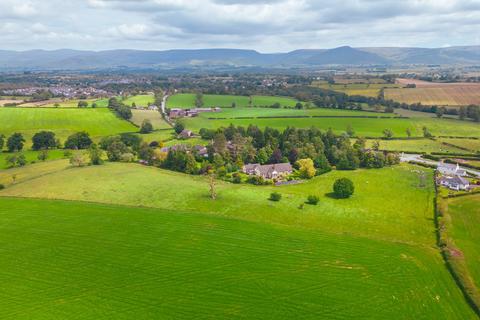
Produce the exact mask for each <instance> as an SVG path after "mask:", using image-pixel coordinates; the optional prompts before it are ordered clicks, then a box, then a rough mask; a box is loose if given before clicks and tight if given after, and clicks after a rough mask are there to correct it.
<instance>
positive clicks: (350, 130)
mask: <svg viewBox="0 0 480 320" xmlns="http://www.w3.org/2000/svg"><path fill="white" fill-rule="evenodd" d="M347 134H348V136H349V137H353V136H354V135H355V130H353V128H352V125H351V124H349V125H348V126H347Z"/></svg>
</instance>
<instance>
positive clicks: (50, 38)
mask: <svg viewBox="0 0 480 320" xmlns="http://www.w3.org/2000/svg"><path fill="white" fill-rule="evenodd" d="M0 43H1V44H2V45H1V47H0V48H1V49H10V50H30V49H49V50H51V49H61V48H70V49H81V50H106V49H143V50H165V49H195V48H243V49H254V50H257V51H259V52H286V51H291V50H295V49H313V48H334V47H339V46H343V45H349V46H352V47H380V46H395V47H398V46H402V47H410V46H412V47H447V46H456V45H480V0H341V1H334V0H329V1H324V0H277V1H275V0H0Z"/></svg>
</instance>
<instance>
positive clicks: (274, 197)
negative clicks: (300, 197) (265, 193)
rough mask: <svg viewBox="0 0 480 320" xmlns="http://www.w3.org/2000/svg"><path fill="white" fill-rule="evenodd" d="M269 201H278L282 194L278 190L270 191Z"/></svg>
mask: <svg viewBox="0 0 480 320" xmlns="http://www.w3.org/2000/svg"><path fill="white" fill-rule="evenodd" d="M269 199H270V201H280V199H282V195H281V194H280V193H278V192H272V193H271V194H270V198H269Z"/></svg>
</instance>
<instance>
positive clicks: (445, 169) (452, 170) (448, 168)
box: [437, 162, 467, 177]
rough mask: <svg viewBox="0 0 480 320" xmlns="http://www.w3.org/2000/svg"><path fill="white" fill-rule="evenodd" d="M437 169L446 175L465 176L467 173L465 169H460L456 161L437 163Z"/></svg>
mask: <svg viewBox="0 0 480 320" xmlns="http://www.w3.org/2000/svg"><path fill="white" fill-rule="evenodd" d="M437 170H438V172H439V173H440V174H442V175H446V176H462V177H465V176H466V175H467V171H466V170H464V169H461V168H460V166H459V165H458V163H457V164H456V165H454V164H450V163H444V162H442V163H439V164H438V166H437Z"/></svg>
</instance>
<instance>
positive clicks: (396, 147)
mask: <svg viewBox="0 0 480 320" xmlns="http://www.w3.org/2000/svg"><path fill="white" fill-rule="evenodd" d="M455 140H456V142H457V141H458V145H459V146H461V145H462V142H463V141H468V140H469V139H455ZM374 141H377V142H378V143H380V150H387V151H410V152H419V153H421V152H426V153H432V152H445V153H465V150H463V149H461V148H459V147H455V146H451V145H444V144H442V141H443V139H438V140H432V139H409V140H373V139H370V140H367V148H371V147H372V146H373V143H374Z"/></svg>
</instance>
